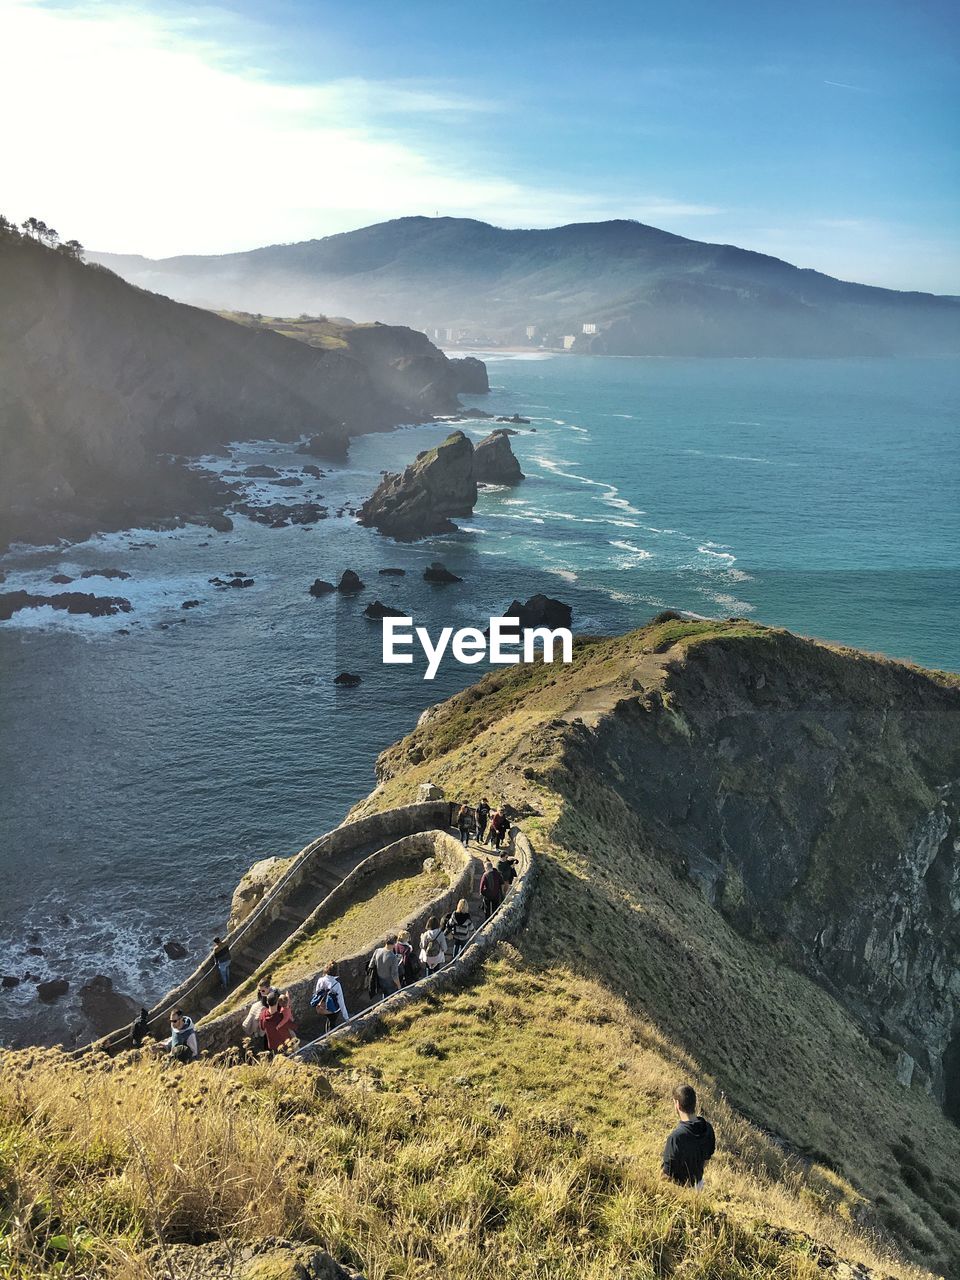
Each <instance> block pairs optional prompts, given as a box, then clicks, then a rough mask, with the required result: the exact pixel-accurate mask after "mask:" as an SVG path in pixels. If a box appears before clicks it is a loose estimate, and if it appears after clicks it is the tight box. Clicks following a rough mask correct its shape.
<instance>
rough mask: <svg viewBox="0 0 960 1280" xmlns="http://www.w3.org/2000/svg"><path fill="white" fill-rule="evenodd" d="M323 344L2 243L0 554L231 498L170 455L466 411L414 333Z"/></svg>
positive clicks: (378, 329) (37, 248)
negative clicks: (316, 346)
mask: <svg viewBox="0 0 960 1280" xmlns="http://www.w3.org/2000/svg"><path fill="white" fill-rule="evenodd" d="M369 328H370V333H369V335H367V336H364V337H363V338H360V337H358V338H357V340H356V341H355V342H352V343H351V344H349V345H347V344H342V345H341V346H339V347H337V348H335V349H330V350H313V349H311V348H310V347H308V346H306V345H304V344H303V343H299V342H291V341H290V340H289V339H288V338H287V337H284V336H282V335H280V334H278V333H276V332H273V331H271V330H270V329H269V328H268V327H265V326H257V327H251V326H242V325H238V324H235V323H232V322H231V321H230V320H228V319H225V318H223V317H220V316H217V315H213V314H210V313H208V312H206V311H201V310H198V309H196V308H193V307H189V306H184V305H182V304H180V303H176V302H172V301H170V300H169V299H168V298H163V297H160V296H158V295H156V294H152V293H147V292H145V291H143V290H141V289H137V288H133V287H132V286H130V285H129V284H127V283H125V282H124V281H123V280H121V279H120V278H119V277H117V276H115V275H113V274H112V273H110V272H108V271H105V270H104V269H102V268H99V267H93V266H87V265H84V264H83V263H82V262H79V261H76V260H75V259H73V258H70V257H67V256H66V255H64V254H62V253H59V252H56V251H54V250H52V249H49V248H46V247H44V246H42V245H40V244H37V243H35V242H34V241H32V240H29V239H26V238H23V237H20V236H18V235H16V234H15V233H10V232H6V233H4V234H3V236H2V237H0V449H2V454H3V462H4V465H3V468H2V471H0V546H2V545H4V544H5V543H6V542H8V541H11V540H14V539H21V540H25V541H45V540H49V539H52V538H55V537H58V536H67V537H78V536H86V535H87V534H89V533H90V532H91V531H92V530H94V529H97V528H109V527H121V526H123V525H126V524H131V523H134V522H141V521H149V520H152V519H155V518H162V517H165V516H170V515H183V516H188V517H189V516H192V515H195V514H198V515H201V516H202V515H203V514H205V513H207V512H209V511H210V510H211V508H216V507H217V505H218V504H219V503H222V502H223V500H224V498H225V496H226V495H225V494H224V492H223V491H222V490H218V489H217V488H216V487H215V486H212V485H210V484H209V483H208V482H206V481H204V480H203V479H201V478H199V477H197V476H194V475H191V474H190V473H189V472H187V471H186V470H185V469H184V468H183V467H181V466H179V465H177V464H176V463H175V462H171V461H168V460H165V457H164V455H178V454H197V453H201V452H204V451H205V450H208V449H211V448H214V447H216V446H217V445H219V444H222V443H223V442H225V441H228V440H232V439H240V438H243V437H245V436H258V437H264V436H267V437H273V438H277V439H285V440H286V439H295V438H296V437H298V436H300V435H302V434H309V435H310V436H312V437H314V439H315V442H316V444H317V446H318V447H323V448H325V449H326V450H327V451H328V452H329V453H330V454H334V455H335V454H338V453H342V452H343V450H344V448H345V445H346V440H347V437H348V435H349V434H350V433H351V432H359V431H366V430H372V429H381V428H386V427H389V426H392V425H395V424H396V423H399V422H403V421H410V420H411V419H416V418H422V417H427V416H430V415H432V414H434V413H444V412H449V411H451V410H454V409H455V408H456V407H457V400H456V388H457V386H458V384H459V383H460V382H461V381H463V380H464V377H466V380H467V381H469V379H470V376H475V375H469V374H468V375H463V374H461V373H459V372H458V371H457V369H456V366H454V365H453V364H451V362H449V361H448V360H447V359H446V357H445V356H443V355H442V353H440V352H439V351H437V349H436V348H435V347H433V346H432V345H431V344H430V343H429V342H428V341H427V339H426V338H425V337H424V336H423V334H416V333H414V332H413V331H412V330H402V329H390V328H389V327H387V326H370V327H369Z"/></svg>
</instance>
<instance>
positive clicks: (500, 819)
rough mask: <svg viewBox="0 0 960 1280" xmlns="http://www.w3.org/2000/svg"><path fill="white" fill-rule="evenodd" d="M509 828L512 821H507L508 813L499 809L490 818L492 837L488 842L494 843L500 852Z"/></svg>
mask: <svg viewBox="0 0 960 1280" xmlns="http://www.w3.org/2000/svg"><path fill="white" fill-rule="evenodd" d="M509 830H510V823H509V822H508V821H507V816H506V814H505V813H502V812H501V810H499V809H498V810H497V811H496V813H495V814H494V815H493V817H492V818H491V819H490V839H489V840H488V841H487V844H492V845H493V847H494V848H495V849H496V850H497V852H498V853H499V851H500V846H501V845H502V844H503V840H504V837H505V836H506V834H507V832H508V831H509Z"/></svg>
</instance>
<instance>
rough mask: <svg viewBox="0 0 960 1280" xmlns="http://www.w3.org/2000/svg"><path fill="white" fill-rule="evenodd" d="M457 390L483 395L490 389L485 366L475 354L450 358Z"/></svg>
mask: <svg viewBox="0 0 960 1280" xmlns="http://www.w3.org/2000/svg"><path fill="white" fill-rule="evenodd" d="M450 364H451V366H452V368H453V372H454V376H455V378H456V387H457V391H459V392H463V393H465V394H468V395H483V394H484V393H485V392H487V391H489V390H490V380H489V378H488V377H487V366H486V365H485V364H484V363H483V361H482V360H478V359H477V357H476V356H462V357H461V358H460V359H459V360H451V361H450Z"/></svg>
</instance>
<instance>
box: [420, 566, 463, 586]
mask: <svg viewBox="0 0 960 1280" xmlns="http://www.w3.org/2000/svg"><path fill="white" fill-rule="evenodd" d="M423 580H424V582H441V583H445V582H462V581H463V579H462V578H458V577H457V575H456V574H455V573H451V572H450V570H449V569H448V568H447V566H446V565H445V564H441V563H440V561H439V560H434V562H433V564H431V565H428V566H427V568H426V569H424V571H423Z"/></svg>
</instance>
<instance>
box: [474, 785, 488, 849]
mask: <svg viewBox="0 0 960 1280" xmlns="http://www.w3.org/2000/svg"><path fill="white" fill-rule="evenodd" d="M489 821H490V801H489V800H488V799H487V797H486V796H484V797H483V799H482V800H481V801H480V803H479V804H478V805H477V844H483V843H484V841H485V836H486V834H487V823H488V822H489Z"/></svg>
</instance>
